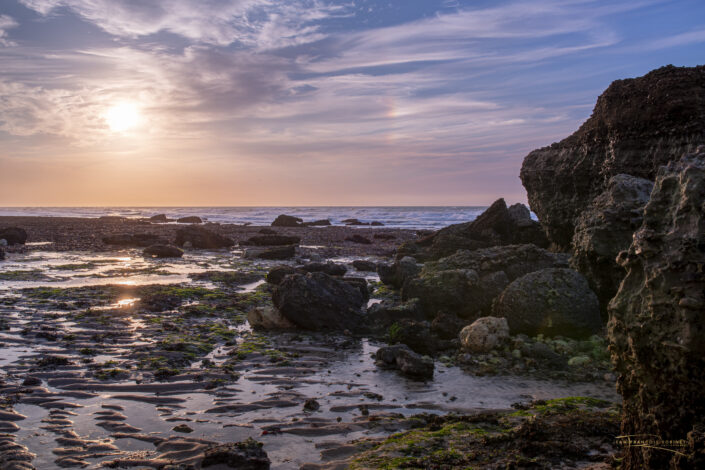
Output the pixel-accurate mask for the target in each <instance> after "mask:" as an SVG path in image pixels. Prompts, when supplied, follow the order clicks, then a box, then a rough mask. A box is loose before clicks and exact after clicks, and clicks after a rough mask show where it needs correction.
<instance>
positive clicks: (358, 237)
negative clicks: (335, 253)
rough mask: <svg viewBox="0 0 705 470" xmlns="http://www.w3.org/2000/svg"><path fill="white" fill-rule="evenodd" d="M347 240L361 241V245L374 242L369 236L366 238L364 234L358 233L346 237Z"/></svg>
mask: <svg viewBox="0 0 705 470" xmlns="http://www.w3.org/2000/svg"><path fill="white" fill-rule="evenodd" d="M345 241H347V242H353V243H359V244H361V245H371V244H372V241H371V240H370V239H369V238H365V237H363V236H362V235H358V234H355V235H351V236H349V237H346V238H345Z"/></svg>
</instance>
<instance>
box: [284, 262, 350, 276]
mask: <svg viewBox="0 0 705 470" xmlns="http://www.w3.org/2000/svg"><path fill="white" fill-rule="evenodd" d="M296 269H298V270H300V271H304V272H307V273H326V274H328V275H329V276H343V275H344V274H345V273H346V272H347V271H348V268H346V267H345V266H343V265H342V264H336V263H334V262H332V261H327V262H325V263H306V264H304V265H302V266H298V267H297V268H296Z"/></svg>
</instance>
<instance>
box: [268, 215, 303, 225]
mask: <svg viewBox="0 0 705 470" xmlns="http://www.w3.org/2000/svg"><path fill="white" fill-rule="evenodd" d="M302 224H303V220H302V219H300V218H298V217H294V216H291V215H285V214H281V215H279V216H277V218H276V219H274V222H272V227H301V226H302Z"/></svg>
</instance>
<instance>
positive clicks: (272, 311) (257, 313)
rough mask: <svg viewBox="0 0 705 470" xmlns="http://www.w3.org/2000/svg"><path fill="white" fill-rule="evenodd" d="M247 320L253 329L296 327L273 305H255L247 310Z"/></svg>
mask: <svg viewBox="0 0 705 470" xmlns="http://www.w3.org/2000/svg"><path fill="white" fill-rule="evenodd" d="M247 321H248V322H249V323H250V326H251V327H252V328H254V329H263V330H289V329H292V328H296V325H294V324H293V323H292V322H291V321H289V319H288V318H286V317H285V316H284V315H282V314H281V312H280V311H279V310H277V309H276V308H273V307H255V308H253V309H251V310H250V311H249V312H247Z"/></svg>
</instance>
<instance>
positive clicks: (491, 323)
mask: <svg viewBox="0 0 705 470" xmlns="http://www.w3.org/2000/svg"><path fill="white" fill-rule="evenodd" d="M507 340H509V325H508V324H507V319H506V318H497V317H482V318H478V319H477V320H475V321H474V322H472V323H471V324H470V325H468V326H466V327H465V328H463V329H462V331H461V332H460V345H461V346H462V347H463V349H465V350H467V351H470V352H474V353H486V352H490V351H492V350H493V349H497V348H498V347H500V346H502V345H503V344H504V343H505V342H507Z"/></svg>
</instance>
